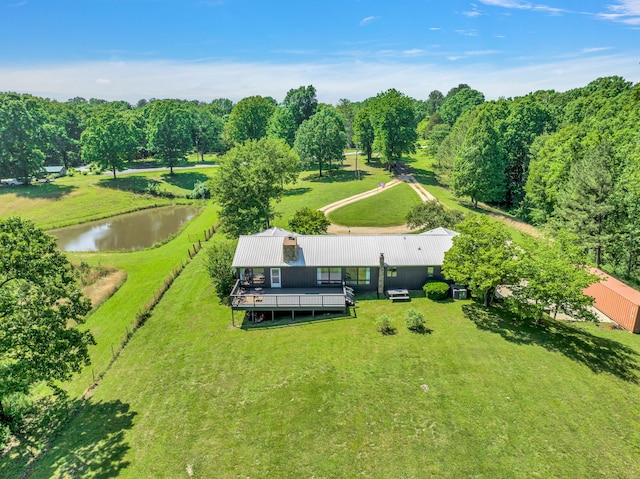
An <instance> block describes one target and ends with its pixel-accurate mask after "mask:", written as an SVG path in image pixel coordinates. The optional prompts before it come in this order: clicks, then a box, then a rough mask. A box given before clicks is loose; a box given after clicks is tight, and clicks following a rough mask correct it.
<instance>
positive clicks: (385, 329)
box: [376, 314, 396, 336]
mask: <svg viewBox="0 0 640 479" xmlns="http://www.w3.org/2000/svg"><path fill="white" fill-rule="evenodd" d="M376 325H377V326H378V331H380V332H381V333H382V334H384V335H385V336H388V335H391V334H395V333H396V328H394V327H393V325H392V324H391V318H390V317H389V315H387V314H383V315H382V316H379V317H378V319H376Z"/></svg>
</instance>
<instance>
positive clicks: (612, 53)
mask: <svg viewBox="0 0 640 479" xmlns="http://www.w3.org/2000/svg"><path fill="white" fill-rule="evenodd" d="M639 62H640V0H604V1H600V0H594V1H590V0H584V1H575V0H547V1H545V2H544V3H537V2H535V1H532V2H529V1H525V0H476V1H474V2H470V1H460V0H450V1H444V0H396V1H389V0H387V1H383V0H323V1H319V0H318V1H316V0H306V1H305V0H297V1H293V0H278V1H274V2H267V1H250V0H182V1H176V0H56V1H52V0H0V91H18V92H25V93H33V94H35V95H40V96H46V97H51V98H56V99H60V100H66V99H68V98H70V97H73V96H83V97H86V98H90V97H97V98H105V99H109V100H115V99H124V100H128V101H132V102H135V101H137V100H138V99H140V98H151V97H155V98H186V99H200V100H203V101H208V100H211V99H212V98H218V97H227V98H231V99H232V100H234V101H238V100H240V99H241V98H243V97H245V96H249V95H255V94H259V95H271V96H273V97H274V98H276V99H277V100H282V98H283V97H284V95H285V94H286V92H287V90H289V89H290V88H297V87H298V86H300V85H308V84H313V85H314V86H315V87H316V90H317V92H318V99H319V100H320V101H323V102H327V103H336V102H337V101H338V100H339V99H340V98H348V99H350V100H354V101H355V100H362V99H365V98H367V97H369V96H373V95H375V94H377V93H379V92H381V91H384V90H386V89H388V88H397V89H398V90H400V91H402V92H404V93H406V94H408V95H410V96H412V97H414V98H420V99H426V98H427V96H428V94H429V92H430V91H431V90H434V89H438V90H441V91H442V92H443V93H446V92H447V91H448V90H449V89H450V88H451V87H453V86H455V85H457V84H458V83H468V84H469V85H471V86H472V87H474V88H476V89H478V90H480V91H482V92H483V93H485V95H486V96H487V98H489V99H494V98H498V97H500V96H505V97H511V96H517V95H523V94H526V93H528V92H530V91H534V90H538V89H555V90H559V91H564V90H567V89H569V88H574V87H578V86H583V85H586V84H587V83H589V82H590V81H592V80H594V79H596V78H598V77H601V76H609V75H620V76H623V77H625V78H626V79H627V80H630V81H633V82H640V63H639Z"/></svg>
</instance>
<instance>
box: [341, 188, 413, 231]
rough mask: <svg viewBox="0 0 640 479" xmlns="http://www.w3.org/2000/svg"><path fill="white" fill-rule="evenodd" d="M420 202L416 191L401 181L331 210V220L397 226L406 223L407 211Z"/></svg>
mask: <svg viewBox="0 0 640 479" xmlns="http://www.w3.org/2000/svg"><path fill="white" fill-rule="evenodd" d="M419 203H420V198H419V197H418V195H417V194H416V192H415V191H414V190H413V189H412V188H411V187H410V186H409V185H408V184H406V183H401V184H399V185H397V186H393V187H391V188H389V189H381V191H380V193H378V194H376V195H373V196H370V197H368V198H364V199H362V200H360V201H357V202H355V203H351V204H349V205H346V206H343V207H342V208H339V209H337V210H335V211H333V212H331V213H330V214H329V220H330V221H331V222H332V223H336V224H339V225H345V226H396V225H401V224H404V223H406V222H407V213H408V212H409V210H410V209H411V208H412V207H413V206H414V205H417V204H419Z"/></svg>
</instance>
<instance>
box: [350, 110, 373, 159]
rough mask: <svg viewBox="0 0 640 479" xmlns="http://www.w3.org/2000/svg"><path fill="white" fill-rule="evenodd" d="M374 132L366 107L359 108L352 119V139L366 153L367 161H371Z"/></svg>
mask: <svg viewBox="0 0 640 479" xmlns="http://www.w3.org/2000/svg"><path fill="white" fill-rule="evenodd" d="M373 140H375V133H374V131H373V125H372V124H371V117H370V114H369V110H368V109H367V107H366V106H365V107H363V108H361V109H360V110H359V111H358V113H356V116H355V118H354V119H353V141H354V143H355V144H356V148H358V149H359V150H360V151H362V152H364V154H365V155H367V163H369V162H370V161H371V155H372V153H373Z"/></svg>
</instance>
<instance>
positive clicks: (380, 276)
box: [378, 253, 384, 297]
mask: <svg viewBox="0 0 640 479" xmlns="http://www.w3.org/2000/svg"><path fill="white" fill-rule="evenodd" d="M380 296H384V253H380V267H379V268H378V297H380Z"/></svg>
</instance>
